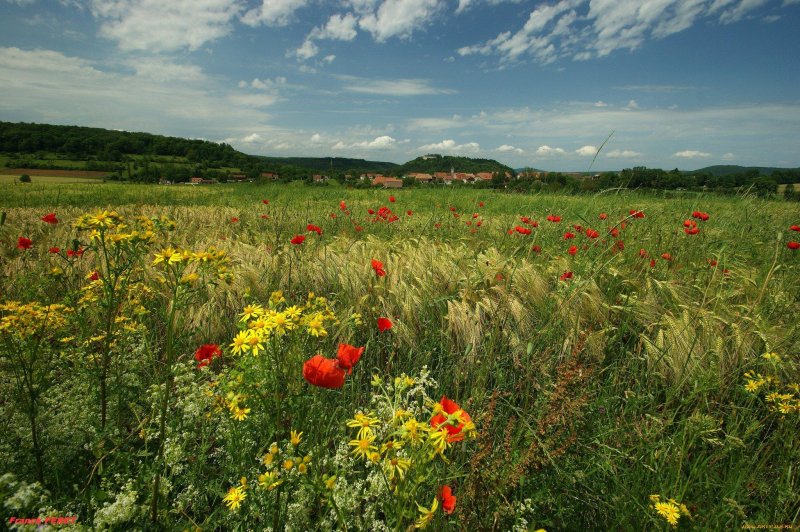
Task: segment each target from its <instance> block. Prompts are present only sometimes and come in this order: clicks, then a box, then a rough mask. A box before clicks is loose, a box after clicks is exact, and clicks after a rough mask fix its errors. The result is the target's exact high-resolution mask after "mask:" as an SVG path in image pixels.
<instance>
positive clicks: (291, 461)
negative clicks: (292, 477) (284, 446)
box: [283, 458, 294, 471]
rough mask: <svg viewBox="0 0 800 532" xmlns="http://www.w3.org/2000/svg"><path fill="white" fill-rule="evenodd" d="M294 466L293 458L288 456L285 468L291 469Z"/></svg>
mask: <svg viewBox="0 0 800 532" xmlns="http://www.w3.org/2000/svg"><path fill="white" fill-rule="evenodd" d="M293 467H294V460H292V459H291V458H287V459H286V460H284V461H283V468H284V469H285V470H287V471H289V470H290V469H292V468H293Z"/></svg>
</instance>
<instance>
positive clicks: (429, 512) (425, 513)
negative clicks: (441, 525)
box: [414, 497, 439, 529]
mask: <svg viewBox="0 0 800 532" xmlns="http://www.w3.org/2000/svg"><path fill="white" fill-rule="evenodd" d="M417 508H418V509H419V513H420V516H419V519H417V522H416V523H414V528H420V529H422V528H426V527H427V526H428V525H429V524H430V523H431V521H433V516H434V515H435V514H436V510H438V509H439V499H437V498H436V497H434V498H433V504H431V507H430V508H426V507H424V506H422V505H420V504H419V503H417Z"/></svg>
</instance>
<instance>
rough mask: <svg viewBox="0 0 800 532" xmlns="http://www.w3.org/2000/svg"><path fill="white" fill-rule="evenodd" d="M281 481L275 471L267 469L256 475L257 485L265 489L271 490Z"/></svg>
mask: <svg viewBox="0 0 800 532" xmlns="http://www.w3.org/2000/svg"><path fill="white" fill-rule="evenodd" d="M282 483H283V480H280V479H279V477H278V472H277V471H267V472H266V473H262V474H261V475H258V485H259V486H261V487H262V488H264V489H265V490H267V491H272V490H274V489H275V488H277V487H278V486H280V485H281V484H282Z"/></svg>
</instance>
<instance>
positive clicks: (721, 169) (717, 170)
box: [684, 164, 798, 176]
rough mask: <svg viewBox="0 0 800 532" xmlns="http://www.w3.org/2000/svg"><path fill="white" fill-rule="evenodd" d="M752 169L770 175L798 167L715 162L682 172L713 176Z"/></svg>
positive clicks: (740, 172) (739, 172)
mask: <svg viewBox="0 0 800 532" xmlns="http://www.w3.org/2000/svg"><path fill="white" fill-rule="evenodd" d="M752 170H757V171H758V173H759V174H764V175H771V174H772V173H773V172H783V171H786V170H798V168H777V167H774V166H739V165H735V164H717V165H714V166H706V167H705V168H700V169H699V170H692V171H687V172H684V173H685V174H700V173H710V174H711V175H713V176H722V175H731V174H744V173H747V172H748V171H752Z"/></svg>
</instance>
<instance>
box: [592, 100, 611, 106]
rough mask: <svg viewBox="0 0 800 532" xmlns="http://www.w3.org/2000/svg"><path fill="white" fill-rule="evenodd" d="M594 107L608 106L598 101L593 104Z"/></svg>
mask: <svg viewBox="0 0 800 532" xmlns="http://www.w3.org/2000/svg"><path fill="white" fill-rule="evenodd" d="M594 106H595V107H608V104H607V103H606V102H604V101H603V100H599V101H596V102H594Z"/></svg>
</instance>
